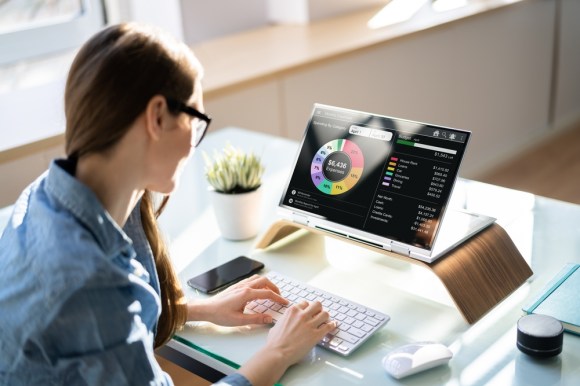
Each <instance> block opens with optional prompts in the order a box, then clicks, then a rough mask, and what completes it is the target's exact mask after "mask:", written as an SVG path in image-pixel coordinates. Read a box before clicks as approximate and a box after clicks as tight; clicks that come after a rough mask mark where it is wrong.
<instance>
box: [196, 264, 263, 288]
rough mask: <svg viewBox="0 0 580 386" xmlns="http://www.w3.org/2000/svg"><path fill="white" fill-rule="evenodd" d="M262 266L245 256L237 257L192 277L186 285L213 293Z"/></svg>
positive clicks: (251, 273) (258, 269) (249, 274)
mask: <svg viewBox="0 0 580 386" xmlns="http://www.w3.org/2000/svg"><path fill="white" fill-rule="evenodd" d="M262 268H264V264H262V263H260V262H259V261H256V260H252V259H250V258H248V257H246V256H239V257H236V258H235V259H233V260H230V261H228V262H227V263H224V264H222V265H220V266H218V267H216V268H213V269H210V270H209V271H207V272H205V273H202V274H201V275H198V276H195V277H192V278H191V279H189V280H188V281H187V284H188V285H189V286H191V287H193V288H196V289H198V290H200V291H202V292H205V293H213V292H216V291H219V290H221V289H224V288H226V287H227V286H229V285H231V284H234V283H236V282H238V281H240V280H242V279H244V278H246V277H249V276H251V275H253V274H254V273H256V272H258V271H260V270H261V269H262Z"/></svg>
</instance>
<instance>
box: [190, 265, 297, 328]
mask: <svg viewBox="0 0 580 386" xmlns="http://www.w3.org/2000/svg"><path fill="white" fill-rule="evenodd" d="M256 299H269V300H272V301H274V302H276V303H280V304H283V305H287V304H288V303H289V302H288V300H286V299H284V298H283V297H282V296H281V295H280V290H279V289H278V287H276V285H275V284H274V283H272V282H271V281H270V280H268V278H266V277H264V276H259V275H254V276H252V277H249V278H247V279H244V280H242V281H240V282H239V283H236V284H234V285H233V286H231V287H229V288H227V289H226V290H224V291H223V292H220V293H219V294H217V295H215V296H213V297H212V298H209V299H204V300H199V301H196V302H193V303H190V304H189V305H188V320H205V321H209V322H212V323H215V324H219V325H222V326H242V325H246V324H263V323H272V317H271V316H269V315H265V314H244V308H245V307H246V304H248V303H249V302H250V301H252V300H256Z"/></svg>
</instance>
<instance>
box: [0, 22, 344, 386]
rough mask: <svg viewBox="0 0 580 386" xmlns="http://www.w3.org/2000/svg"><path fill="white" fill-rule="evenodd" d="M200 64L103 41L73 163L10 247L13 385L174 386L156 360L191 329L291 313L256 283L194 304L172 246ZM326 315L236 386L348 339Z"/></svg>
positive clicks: (86, 74)
mask: <svg viewBox="0 0 580 386" xmlns="http://www.w3.org/2000/svg"><path fill="white" fill-rule="evenodd" d="M201 72H202V69H201V65H200V64H199V62H198V61H197V60H196V58H195V57H194V56H193V54H192V52H191V51H190V50H189V49H188V48H187V47H186V46H185V45H184V44H182V43H179V42H177V41H175V40H173V39H171V38H170V37H168V36H167V35H165V34H163V33H162V32H160V31H157V30H154V29H152V28H148V27H144V26H140V25H136V24H122V25H117V26H112V27H109V28H106V29H104V30H103V31H101V32H99V33H97V34H96V35H95V36H94V37H93V38H91V39H90V40H89V41H88V42H87V43H86V44H85V45H84V46H83V47H82V48H81V50H80V51H79V53H78V54H77V56H76V58H75V60H74V62H73V64H72V66H71V68H70V72H69V76H68V80H67V84H66V90H65V114H66V134H65V145H66V147H65V149H66V154H67V158H66V159H60V160H55V161H53V162H52V164H51V165H50V168H49V170H48V171H47V172H46V173H45V174H43V175H42V176H41V177H39V178H38V179H37V180H36V181H35V182H34V183H33V184H31V186H29V187H28V188H27V189H26V190H25V192H24V193H23V194H22V195H21V197H20V198H19V199H18V201H17V202H16V204H15V207H14V212H13V214H12V217H11V219H10V221H9V224H8V226H7V228H6V229H5V231H4V234H3V236H2V238H1V239H0V385H47V384H63V385H65V384H66V385H76V384H79V385H80V384H82V385H85V384H87V385H109V384H111V385H122V384H134V385H145V384H159V385H161V384H171V380H170V379H169V377H168V376H167V375H166V374H165V373H163V372H162V370H161V369H160V367H159V366H158V364H157V362H156V361H155V357H154V351H153V349H154V347H157V346H160V345H162V344H164V343H165V342H167V341H168V340H169V339H170V337H171V336H172V334H173V333H174V332H175V331H176V329H178V328H180V327H181V326H182V325H183V324H184V323H185V322H186V321H188V320H206V321H211V322H214V323H218V324H222V325H230V326H233V325H243V324H249V323H270V322H271V319H270V318H269V317H268V316H265V315H246V314H244V313H243V309H244V306H245V304H246V303H247V302H249V301H250V300H253V299H259V298H262V299H271V300H274V301H276V302H280V303H284V304H286V303H287V301H286V300H285V299H284V298H282V297H281V296H280V292H279V290H278V288H276V286H275V285H274V284H272V283H271V282H270V281H268V280H267V279H266V278H264V277H260V276H254V277H252V278H250V279H247V280H245V281H243V282H240V283H238V284H237V285H235V286H233V287H231V288H230V289H229V290H227V291H224V292H222V293H221V294H219V295H216V296H214V297H212V298H210V299H208V300H205V301H197V302H188V301H187V300H186V299H185V297H184V294H183V292H182V291H181V288H180V284H179V282H178V279H177V277H176V274H175V272H174V270H173V268H172V266H171V262H170V259H169V256H168V253H167V249H166V247H165V245H164V243H163V241H162V239H161V237H160V234H159V230H158V227H157V223H156V216H158V215H159V213H160V212H161V210H162V209H163V205H164V204H165V202H166V199H167V198H164V199H163V200H161V202H160V205H158V208H156V206H155V202H154V196H153V192H158V193H161V194H163V195H167V194H169V193H171V192H172V191H173V190H174V189H175V187H176V185H177V183H178V180H179V176H180V173H181V170H182V168H183V166H184V164H185V162H186V160H187V158H188V156H189V155H190V153H192V152H193V149H194V148H195V146H197V145H198V144H199V142H200V141H201V139H202V138H203V136H204V134H205V131H206V129H207V126H208V125H209V123H210V118H209V117H208V116H206V115H205V114H204V113H203V103H202V90H201V85H200V78H201V75H202V74H201ZM328 318H329V317H328V313H327V312H326V311H324V310H323V309H322V306H321V305H320V303H301V304H297V305H295V306H293V307H291V308H290V309H289V310H288V312H287V314H286V317H285V318H283V319H282V320H281V321H279V322H278V323H277V324H276V325H275V326H274V327H273V328H272V329H271V330H270V332H269V334H268V339H267V343H266V345H265V346H264V347H263V348H262V349H261V350H260V351H259V352H258V353H257V354H256V356H254V357H253V358H252V359H250V360H249V361H248V363H246V364H245V365H244V366H243V367H242V368H241V369H240V371H239V372H238V373H236V374H233V375H231V376H228V377H226V378H225V379H224V380H222V382H223V383H225V384H231V385H247V384H254V385H262V384H263V385H266V384H268V385H271V384H272V383H274V382H275V381H276V380H277V379H279V378H280V377H281V375H282V374H283V373H284V371H286V369H287V368H288V367H289V366H290V365H292V364H293V363H295V362H296V361H298V360H299V359H300V358H301V357H302V356H304V355H305V354H306V353H307V352H308V350H310V349H311V347H312V346H313V345H314V344H316V342H317V341H319V340H320V339H322V337H323V336H324V335H325V334H327V333H328V332H330V331H331V330H332V329H333V328H335V323H334V322H329V319H328Z"/></svg>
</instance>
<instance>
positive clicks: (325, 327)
mask: <svg viewBox="0 0 580 386" xmlns="http://www.w3.org/2000/svg"><path fill="white" fill-rule="evenodd" d="M336 327H338V325H337V324H336V321H334V320H330V321H327V322H324V323H322V324H321V325H320V326H318V329H319V330H320V331H321V332H323V333H324V334H328V333H329V332H331V331H332V330H334V329H335V328H336Z"/></svg>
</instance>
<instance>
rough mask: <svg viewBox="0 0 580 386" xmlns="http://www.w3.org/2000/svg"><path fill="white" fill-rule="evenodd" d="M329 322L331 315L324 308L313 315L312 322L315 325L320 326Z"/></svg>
mask: <svg viewBox="0 0 580 386" xmlns="http://www.w3.org/2000/svg"><path fill="white" fill-rule="evenodd" d="M327 322H330V315H329V314H328V312H326V311H324V310H321V311H320V312H319V313H317V314H315V315H314V316H313V317H312V324H313V325H315V326H320V325H321V324H323V323H327Z"/></svg>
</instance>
